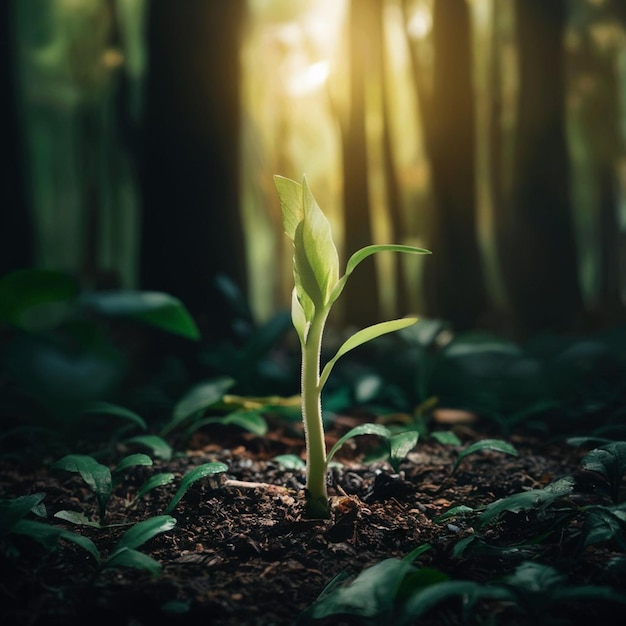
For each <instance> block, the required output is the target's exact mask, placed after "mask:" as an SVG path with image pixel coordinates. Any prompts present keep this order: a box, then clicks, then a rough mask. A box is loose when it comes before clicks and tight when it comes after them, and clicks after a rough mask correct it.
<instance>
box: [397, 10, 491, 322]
mask: <svg viewBox="0 0 626 626" xmlns="http://www.w3.org/2000/svg"><path fill="white" fill-rule="evenodd" d="M404 8H405V15H406V14H407V13H408V7H407V4H406V2H405V4H404ZM433 46H434V66H433V70H432V72H433V85H432V93H431V94H429V93H428V92H427V85H426V84H425V82H424V79H423V75H424V74H425V72H424V71H423V68H422V67H421V66H420V63H419V59H418V56H417V55H416V54H415V51H414V50H413V54H412V62H413V72H414V80H415V87H416V90H417V95H418V100H419V103H420V110H421V115H422V128H423V132H424V140H425V146H426V151H427V154H428V156H429V160H430V166H431V177H432V192H433V197H434V207H433V210H432V215H431V220H430V222H431V232H430V238H429V247H430V248H431V249H432V251H433V255H436V259H435V256H433V262H432V263H427V264H425V266H424V272H425V274H424V289H425V294H424V295H425V300H426V307H427V313H428V315H430V316H435V317H441V318H444V319H446V320H449V321H450V322H451V323H452V324H453V325H454V327H455V328H456V329H458V330H465V329H471V328H475V327H477V326H479V325H480V323H481V320H482V319H483V316H484V315H485V313H486V309H487V294H486V288H485V283H484V277H483V270H482V264H481V257H480V251H479V247H478V241H477V224H476V180H475V176H476V172H475V169H476V156H475V151H476V131H475V103H474V89H473V85H472V67H473V63H472V43H471V37H470V15H469V9H468V6H467V3H466V1H465V0H435V2H434V15H433Z"/></svg>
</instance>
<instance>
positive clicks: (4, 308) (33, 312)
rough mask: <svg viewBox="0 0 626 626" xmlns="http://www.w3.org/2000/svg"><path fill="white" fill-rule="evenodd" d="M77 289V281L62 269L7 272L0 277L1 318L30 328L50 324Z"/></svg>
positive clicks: (28, 329)
mask: <svg viewBox="0 0 626 626" xmlns="http://www.w3.org/2000/svg"><path fill="white" fill-rule="evenodd" d="M78 293H79V286H78V283H77V282H76V281H75V280H74V279H73V278H71V277H70V276H68V275H66V274H63V273H61V272H56V271H52V270H20V271H17V272H14V273H12V274H8V275H6V276H4V277H2V278H0V322H3V323H5V324H9V325H11V326H15V327H17V328H20V329H22V330H27V331H37V330H43V329H44V328H49V327H50V326H52V325H54V324H56V323H58V321H59V318H60V316H62V315H64V314H65V313H66V307H67V305H68V304H70V303H71V302H72V301H73V300H74V299H75V298H76V297H77V296H78ZM55 313H56V314H55Z"/></svg>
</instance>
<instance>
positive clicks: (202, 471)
mask: <svg viewBox="0 0 626 626" xmlns="http://www.w3.org/2000/svg"><path fill="white" fill-rule="evenodd" d="M227 470H228V466H227V465H225V464H224V463H219V462H213V463H205V464H204V465H200V466H198V467H196V468H195V469H192V470H191V471H190V472H188V473H187V474H185V476H184V477H183V480H182V481H181V483H180V487H179V488H178V491H177V492H176V493H175V494H174V497H173V498H172V500H171V502H170V503H169V505H168V506H167V508H166V509H165V513H171V512H172V511H173V510H174V508H175V507H176V505H177V504H178V503H179V501H180V499H181V498H182V497H183V496H184V495H185V493H186V492H187V489H189V487H191V485H192V484H193V483H195V482H196V481H197V480H200V479H201V478H205V477H206V476H212V475H213V474H221V473H222V472H226V471H227Z"/></svg>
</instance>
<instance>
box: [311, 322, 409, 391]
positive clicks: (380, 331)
mask: <svg viewBox="0 0 626 626" xmlns="http://www.w3.org/2000/svg"><path fill="white" fill-rule="evenodd" d="M415 322H417V318H416V317H406V318H402V319H398V320H391V321H389V322H380V323H379V324H374V325H373V326H368V327H367V328H363V329H362V330H359V331H358V332H356V333H354V335H352V337H350V338H349V339H347V340H346V341H345V342H344V344H343V345H342V346H341V347H340V348H339V350H337V354H335V356H334V357H333V358H332V359H331V360H330V361H328V363H326V366H325V367H324V369H323V370H322V374H321V376H320V382H319V387H320V389H321V388H322V387H323V386H324V384H325V383H326V380H327V379H328V376H329V375H330V372H331V370H332V369H333V367H334V365H335V363H336V362H337V361H338V360H339V359H340V358H341V357H342V356H343V355H344V354H346V353H347V352H350V350H354V348H358V347H359V346H360V345H362V344H364V343H366V342H368V341H371V340H372V339H376V338H377V337H380V336H382V335H385V334H387V333H391V332H394V331H396V330H400V329H402V328H406V327H407V326H411V325H413V324H415Z"/></svg>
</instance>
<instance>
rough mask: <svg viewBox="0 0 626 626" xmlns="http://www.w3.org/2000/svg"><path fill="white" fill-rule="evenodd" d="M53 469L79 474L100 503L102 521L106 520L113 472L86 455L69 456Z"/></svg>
mask: <svg viewBox="0 0 626 626" xmlns="http://www.w3.org/2000/svg"><path fill="white" fill-rule="evenodd" d="M52 469H62V470H65V471H66V472H77V473H79V474H80V476H81V478H82V479H83V480H84V481H85V482H86V483H87V485H89V487H90V489H91V490H92V491H93V492H94V494H95V496H96V499H97V501H98V506H99V510H100V520H103V519H104V515H105V512H106V506H107V503H108V501H109V498H110V497H111V490H112V489H113V484H112V478H111V470H110V469H109V468H108V467H107V466H106V465H102V464H100V463H98V461H96V459H94V458H93V457H91V456H88V455H85V454H68V455H66V456H64V457H63V458H62V459H59V460H58V461H57V462H56V463H54V464H53V465H52Z"/></svg>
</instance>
